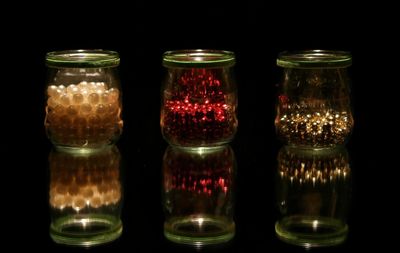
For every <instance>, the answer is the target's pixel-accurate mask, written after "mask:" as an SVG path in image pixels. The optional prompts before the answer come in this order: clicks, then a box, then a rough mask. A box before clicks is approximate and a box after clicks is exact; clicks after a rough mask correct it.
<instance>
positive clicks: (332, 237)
mask: <svg viewBox="0 0 400 253" xmlns="http://www.w3.org/2000/svg"><path fill="white" fill-rule="evenodd" d="M276 174H277V180H276V182H277V184H276V185H277V189H276V193H277V206H278V207H279V212H280V217H279V219H278V220H277V222H276V224H275V231H276V234H277V236H278V238H279V239H281V240H283V241H285V242H288V243H291V244H295V245H301V246H305V247H318V246H332V245H337V244H340V243H342V242H343V241H344V240H345V239H346V238H347V232H348V225H347V214H348V211H349V205H350V193H351V168H350V163H349V156H348V152H347V150H346V149H345V148H344V147H343V146H340V145H338V146H336V147H333V148H321V149H308V148H305V149H302V148H298V147H293V146H285V147H283V148H281V150H280V151H279V155H278V169H277V173H276Z"/></svg>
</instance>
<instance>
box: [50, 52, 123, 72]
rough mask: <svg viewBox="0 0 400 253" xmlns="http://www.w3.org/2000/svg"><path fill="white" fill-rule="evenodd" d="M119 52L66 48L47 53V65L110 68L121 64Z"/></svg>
mask: <svg viewBox="0 0 400 253" xmlns="http://www.w3.org/2000/svg"><path fill="white" fill-rule="evenodd" d="M119 61H120V59H119V54H118V53H117V52H114V51H107V50H101V49H96V50H83V49H79V50H64V51H54V52H49V53H47V54H46V65H47V66H48V67H55V68H108V67H116V66H118V65H119Z"/></svg>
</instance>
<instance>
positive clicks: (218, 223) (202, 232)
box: [163, 146, 236, 246]
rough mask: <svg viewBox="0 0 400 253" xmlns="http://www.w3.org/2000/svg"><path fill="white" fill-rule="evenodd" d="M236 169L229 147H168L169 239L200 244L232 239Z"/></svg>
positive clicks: (166, 232)
mask: <svg viewBox="0 0 400 253" xmlns="http://www.w3.org/2000/svg"><path fill="white" fill-rule="evenodd" d="M235 171H236V160H235V156H234V152H233V150H232V148H231V147H230V146H220V147H216V148H213V149H190V150H188V149H182V148H178V147H173V146H169V147H168V148H167V150H166V151H165V153H164V158H163V183H164V184H163V186H164V189H163V190H164V191H163V203H164V213H165V222H164V235H165V236H166V238H167V239H169V240H171V241H173V242H176V243H183V244H189V245H197V246H203V245H207V244H219V243H223V242H227V241H229V240H231V239H232V238H233V236H234V234H235V222H234V220H233V211H234V203H233V202H234V201H233V199H234V198H233V193H234V179H235Z"/></svg>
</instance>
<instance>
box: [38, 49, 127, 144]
mask: <svg viewBox="0 0 400 253" xmlns="http://www.w3.org/2000/svg"><path fill="white" fill-rule="evenodd" d="M119 62H120V58H119V54H118V53H117V52H114V51H105V50H68V51H54V52H49V53H47V54H46V66H47V70H48V72H47V81H46V92H45V93H46V94H45V98H46V106H45V110H46V118H45V123H44V124H45V128H46V132H47V136H48V137H49V139H50V140H51V142H52V143H53V144H54V145H55V146H56V147H57V148H59V149H64V150H66V151H88V152H90V151H91V150H96V149H102V148H104V147H107V146H109V145H112V144H114V143H115V142H116V141H117V139H118V138H119V136H120V135H121V133H122V126H123V121H122V118H121V109H122V103H121V88H120V80H119V77H118V66H119Z"/></svg>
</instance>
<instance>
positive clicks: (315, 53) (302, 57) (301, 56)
mask: <svg viewBox="0 0 400 253" xmlns="http://www.w3.org/2000/svg"><path fill="white" fill-rule="evenodd" d="M351 63H352V57H351V54H350V53H349V52H346V51H332V50H303V51H293V52H291V51H285V52H282V53H280V54H279V56H278V59H277V65H278V66H280V67H284V68H345V67H349V66H350V65H351Z"/></svg>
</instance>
